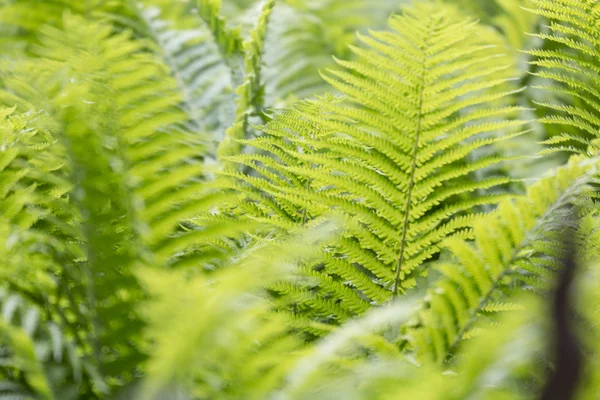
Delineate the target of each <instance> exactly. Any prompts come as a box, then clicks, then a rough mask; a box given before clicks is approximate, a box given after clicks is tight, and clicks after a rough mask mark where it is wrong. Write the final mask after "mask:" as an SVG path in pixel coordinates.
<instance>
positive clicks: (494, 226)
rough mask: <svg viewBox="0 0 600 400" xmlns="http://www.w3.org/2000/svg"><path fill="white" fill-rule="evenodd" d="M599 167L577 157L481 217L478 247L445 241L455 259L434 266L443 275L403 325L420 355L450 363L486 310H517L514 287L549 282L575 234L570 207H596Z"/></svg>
mask: <svg viewBox="0 0 600 400" xmlns="http://www.w3.org/2000/svg"><path fill="white" fill-rule="evenodd" d="M599 165H600V164H599V161H598V159H586V158H575V159H573V160H572V161H571V162H570V164H569V165H567V166H565V167H563V168H560V169H559V170H558V171H557V172H556V174H555V175H552V176H550V177H547V178H544V179H542V180H540V181H539V182H537V183H536V184H535V185H533V186H531V187H530V188H529V189H528V193H527V195H525V196H522V197H519V198H517V199H515V200H512V201H510V200H509V201H504V202H502V203H500V205H499V206H498V208H497V209H496V210H495V211H494V212H492V213H491V214H489V215H487V216H486V217H485V218H482V219H481V220H480V221H478V222H477V223H476V225H475V227H474V232H473V236H474V237H475V242H474V243H473V244H470V243H467V242H465V241H462V240H459V239H448V240H447V241H446V242H445V247H447V248H448V249H449V250H450V252H451V254H452V257H453V259H454V260H455V261H454V262H450V263H439V264H438V265H437V266H436V269H437V270H439V271H440V272H441V273H442V276H443V277H442V278H441V279H440V280H439V281H438V282H437V283H436V284H435V285H434V287H433V288H432V289H431V290H430V292H429V294H428V296H427V297H426V299H425V301H424V303H423V306H422V308H421V310H420V311H419V312H418V313H417V316H416V318H415V319H413V320H412V321H411V322H410V324H407V327H406V333H407V336H408V337H409V338H410V339H409V342H410V344H411V346H412V348H413V349H414V350H415V351H416V353H417V354H418V355H419V356H420V357H422V358H423V359H425V360H426V359H427V358H428V357H430V358H432V359H433V360H435V361H445V360H446V359H447V358H448V357H449V356H451V355H452V354H453V353H454V352H455V351H456V348H457V346H458V345H459V344H460V343H461V341H462V340H464V339H465V337H466V334H467V333H468V331H469V330H470V329H472V328H473V326H474V324H475V322H476V321H477V320H478V319H480V318H481V317H482V315H484V314H489V313H495V312H498V311H509V310H511V309H514V305H511V304H510V301H509V302H508V303H506V302H507V300H506V299H507V296H508V297H510V295H509V294H508V293H510V292H511V291H514V289H515V287H516V288H525V289H527V288H531V289H535V290H543V289H548V288H549V287H550V286H551V284H552V282H553V278H554V276H555V274H556V272H557V270H558V268H560V266H561V261H562V255H563V250H564V246H565V244H564V243H563V238H564V231H565V229H566V230H571V232H572V233H573V232H575V226H574V225H575V221H572V220H571V221H570V219H572V215H573V214H572V213H573V211H572V209H573V208H574V207H575V208H576V209H579V210H582V212H584V213H586V211H585V210H586V209H587V210H588V211H587V213H589V210H590V209H595V210H597V205H594V204H595V203H596V202H597V200H598V197H599V193H598V191H597V185H598V183H599V182H600V181H599V177H600V176H599V172H598V167H599ZM590 207H591V208H590ZM507 292H508V293H507Z"/></svg>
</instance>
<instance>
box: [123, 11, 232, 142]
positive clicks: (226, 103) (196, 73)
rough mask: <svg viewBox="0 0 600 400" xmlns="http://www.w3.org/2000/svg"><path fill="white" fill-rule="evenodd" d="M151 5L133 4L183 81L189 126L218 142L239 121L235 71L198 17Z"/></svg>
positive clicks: (156, 47) (157, 48) (180, 84)
mask: <svg viewBox="0 0 600 400" xmlns="http://www.w3.org/2000/svg"><path fill="white" fill-rule="evenodd" d="M147 3H148V4H145V3H136V4H135V6H132V7H135V12H136V13H137V15H138V18H139V19H140V20H141V21H142V22H143V24H144V26H145V35H146V36H147V37H148V38H150V39H151V41H152V44H153V45H152V49H153V50H154V51H155V52H156V53H157V54H158V55H159V57H162V58H163V60H164V62H165V64H166V65H167V66H168V67H169V71H170V73H171V75H172V76H173V77H174V78H175V81H176V82H177V87H178V90H179V92H180V93H181V98H182V104H181V106H182V108H183V110H184V111H185V112H186V114H187V115H188V118H189V123H188V124H186V126H185V129H187V130H190V131H195V132H199V133H201V134H210V136H212V137H213V138H214V140H215V141H216V142H218V141H219V140H221V139H222V138H223V136H224V131H225V129H226V128H227V127H228V126H230V125H231V123H232V122H233V118H232V115H233V110H234V104H233V89H232V82H231V74H230V72H229V68H228V67H227V66H226V64H225V63H224V61H223V58H222V56H221V53H220V52H219V48H218V46H217V45H216V43H214V41H213V38H212V35H211V33H210V31H209V30H208V28H207V27H206V26H205V25H204V23H203V21H202V20H201V19H200V17H199V16H198V15H195V14H194V13H190V11H189V10H187V9H186V8H182V7H179V8H180V9H177V8H176V7H174V6H173V5H172V4H169V3H166V2H152V1H149V2H147ZM155 3H159V4H155ZM173 8H175V10H173Z"/></svg>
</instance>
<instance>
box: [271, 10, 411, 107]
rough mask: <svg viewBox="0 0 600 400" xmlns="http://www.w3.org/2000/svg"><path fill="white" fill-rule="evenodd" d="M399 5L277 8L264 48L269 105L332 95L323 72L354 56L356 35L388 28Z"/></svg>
mask: <svg viewBox="0 0 600 400" xmlns="http://www.w3.org/2000/svg"><path fill="white" fill-rule="evenodd" d="M399 5H400V4H399V3H398V2H394V1H389V0H382V1H377V2H375V3H374V2H372V1H368V0H352V1H348V0H325V1H321V0H318V1H315V0H300V1H298V0H294V1H282V2H279V3H278V4H277V7H275V10H274V15H273V23H272V24H271V26H270V27H269V35H268V37H267V45H266V48H265V64H266V70H265V76H266V80H265V81H266V85H267V88H266V91H267V97H268V104H277V105H279V104H286V105H287V104H290V103H292V102H293V101H294V100H299V99H303V98H306V97H312V96H313V95H315V94H319V95H321V94H323V93H325V92H326V91H327V90H330V89H329V88H328V87H327V85H326V84H325V82H323V80H322V79H321V77H320V76H319V71H321V70H323V69H325V68H329V67H332V66H334V65H335V63H334V61H333V59H332V56H334V57H338V58H343V59H347V58H349V57H352V56H353V54H352V52H351V51H350V50H349V48H348V46H347V45H348V44H355V43H356V42H357V40H356V33H355V32H356V31H364V29H365V28H369V29H380V28H384V27H385V22H386V19H387V18H388V16H389V15H390V14H391V13H392V12H394V11H396V9H397V8H398V7H399Z"/></svg>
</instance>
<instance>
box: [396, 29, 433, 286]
mask: <svg viewBox="0 0 600 400" xmlns="http://www.w3.org/2000/svg"><path fill="white" fill-rule="evenodd" d="M434 26H435V23H432V25H431V26H430V27H429V32H428V34H427V38H429V37H430V36H431V31H432V30H433V27H434ZM428 41H429V39H428ZM428 41H427V45H428V44H429V43H428ZM424 47H426V46H424ZM421 50H422V51H423V60H422V61H421V76H420V77H419V89H418V93H419V100H418V106H417V110H418V116H417V127H416V129H415V142H414V146H413V154H412V161H411V166H410V175H409V180H410V182H409V185H408V192H407V194H406V208H405V210H404V221H403V222H402V240H401V241H400V254H399V256H398V263H397V265H396V278H395V279H394V293H393V296H394V297H396V296H398V289H399V286H400V273H401V271H402V264H403V263H404V249H405V247H406V236H407V234H408V225H409V223H410V221H409V219H410V206H411V202H412V191H413V188H414V186H415V173H416V170H417V154H418V151H419V138H420V136H421V124H422V120H423V92H424V89H425V88H424V86H425V72H426V68H427V67H426V62H427V59H428V56H427V54H426V53H425V51H424V48H423V49H421Z"/></svg>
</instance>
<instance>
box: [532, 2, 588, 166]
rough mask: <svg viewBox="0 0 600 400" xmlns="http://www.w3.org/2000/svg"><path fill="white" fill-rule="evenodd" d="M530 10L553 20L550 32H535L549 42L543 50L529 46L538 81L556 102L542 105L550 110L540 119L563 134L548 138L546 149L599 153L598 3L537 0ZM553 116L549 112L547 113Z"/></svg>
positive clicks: (541, 102)
mask: <svg viewBox="0 0 600 400" xmlns="http://www.w3.org/2000/svg"><path fill="white" fill-rule="evenodd" d="M532 5H533V6H534V7H532V9H531V11H532V12H533V13H535V14H538V15H540V16H543V17H545V18H547V19H548V20H549V26H548V27H549V32H548V33H534V34H533V35H534V36H536V37H538V38H540V39H542V40H545V41H547V42H549V43H550V44H551V46H547V48H545V49H540V50H529V51H527V53H528V54H531V55H533V56H535V60H534V61H531V63H532V64H533V65H534V66H537V67H538V69H537V71H536V72H535V75H536V76H538V77H540V78H543V79H544V80H545V82H544V83H543V84H542V85H540V89H543V90H544V91H546V92H549V93H551V94H552V93H555V94H556V95H557V98H558V101H555V102H544V101H540V102H539V105H540V106H541V107H544V108H545V109H546V110H547V115H546V116H544V117H542V118H541V119H540V121H541V122H543V123H546V124H548V125H558V126H559V127H561V128H562V133H560V134H558V135H556V136H553V137H551V138H550V139H548V140H547V141H546V144H548V145H549V149H548V150H547V151H548V152H551V151H568V152H575V153H584V154H595V153H596V152H597V150H598V144H597V139H598V137H599V134H598V132H599V128H600V122H599V121H600V114H599V111H600V101H599V97H600V77H599V76H600V68H599V67H598V57H599V56H600V52H599V50H598V45H599V44H600V28H599V27H598V18H599V15H600V4H598V2H596V1H593V0H557V1H545V0H533V1H532ZM548 114H549V115H548Z"/></svg>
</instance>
